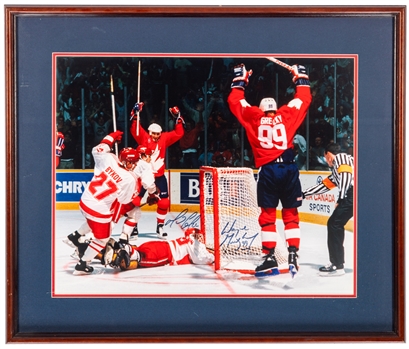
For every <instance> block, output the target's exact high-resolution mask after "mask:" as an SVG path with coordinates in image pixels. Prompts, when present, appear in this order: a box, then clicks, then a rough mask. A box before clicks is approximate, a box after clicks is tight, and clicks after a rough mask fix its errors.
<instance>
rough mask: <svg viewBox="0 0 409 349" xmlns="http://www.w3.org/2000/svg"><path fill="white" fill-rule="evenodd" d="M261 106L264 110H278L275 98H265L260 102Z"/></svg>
mask: <svg viewBox="0 0 409 349" xmlns="http://www.w3.org/2000/svg"><path fill="white" fill-rule="evenodd" d="M259 108H260V109H261V110H262V111H263V112H264V113H266V112H269V111H276V110H277V103H276V101H275V99H274V98H270V97H269V98H263V99H262V100H261V102H260V105H259Z"/></svg>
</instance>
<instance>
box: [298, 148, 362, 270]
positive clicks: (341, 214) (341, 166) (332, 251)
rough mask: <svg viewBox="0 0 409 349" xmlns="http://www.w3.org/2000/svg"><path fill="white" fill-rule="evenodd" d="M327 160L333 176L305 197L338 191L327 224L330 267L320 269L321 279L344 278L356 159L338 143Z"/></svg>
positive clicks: (327, 151)
mask: <svg viewBox="0 0 409 349" xmlns="http://www.w3.org/2000/svg"><path fill="white" fill-rule="evenodd" d="M324 156H325V160H326V161H327V163H328V165H329V167H330V169H331V172H332V173H331V175H329V176H328V177H327V178H325V179H324V180H323V181H322V182H321V183H320V184H318V185H314V186H312V187H310V188H308V189H306V190H305V191H304V192H303V196H304V197H307V196H310V195H314V194H322V193H325V192H327V191H329V190H331V189H333V188H336V187H337V188H338V191H339V196H338V201H337V204H336V206H335V210H334V212H333V213H332V215H331V216H330V217H329V219H328V223H327V231H328V236H327V245H328V252H329V260H330V263H329V264H328V265H326V266H325V267H321V268H320V276H342V275H344V274H345V271H344V263H345V260H344V256H345V253H344V237H345V225H346V224H347V222H348V221H349V220H350V219H351V218H352V216H353V202H354V194H353V192H354V188H353V187H354V158H353V157H352V156H351V155H348V154H346V153H343V152H341V146H340V145H339V144H336V143H330V144H329V145H327V147H326V148H325V154H324Z"/></svg>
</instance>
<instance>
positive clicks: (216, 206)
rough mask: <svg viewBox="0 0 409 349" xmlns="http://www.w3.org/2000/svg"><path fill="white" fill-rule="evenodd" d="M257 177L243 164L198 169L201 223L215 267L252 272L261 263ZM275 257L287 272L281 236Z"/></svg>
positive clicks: (281, 267)
mask: <svg viewBox="0 0 409 349" xmlns="http://www.w3.org/2000/svg"><path fill="white" fill-rule="evenodd" d="M256 185H257V184H256V180H255V177H254V173H253V170H252V169H251V168H246V167H217V168H216V167H210V166H202V167H201V168H200V224H201V231H202V232H203V234H204V238H205V242H206V247H207V248H208V249H210V250H213V251H214V254H215V263H214V265H215V270H216V271H218V270H235V271H240V272H244V273H254V270H255V268H256V266H258V265H260V264H261V263H262V262H263V256H264V254H263V252H262V248H261V228H260V225H259V223H258V218H259V215H260V208H259V207H258V205H257V192H256ZM278 236H279V239H278V241H277V246H276V249H275V257H276V259H277V262H278V266H279V270H280V272H288V263H287V257H288V252H287V248H286V245H285V242H284V240H283V239H282V238H281V236H280V235H278Z"/></svg>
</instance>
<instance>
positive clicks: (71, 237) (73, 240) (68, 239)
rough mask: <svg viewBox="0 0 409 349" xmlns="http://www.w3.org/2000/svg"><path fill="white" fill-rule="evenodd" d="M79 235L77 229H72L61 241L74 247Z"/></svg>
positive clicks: (76, 245) (77, 242)
mask: <svg viewBox="0 0 409 349" xmlns="http://www.w3.org/2000/svg"><path fill="white" fill-rule="evenodd" d="M80 237H81V235H80V234H79V233H78V231H74V232H73V233H72V234H70V235H68V236H67V237H66V238H65V239H63V240H62V241H63V242H64V243H65V244H67V245H68V246H70V247H72V248H76V247H78V244H79V241H78V240H79V238H80Z"/></svg>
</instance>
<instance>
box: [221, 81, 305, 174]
mask: <svg viewBox="0 0 409 349" xmlns="http://www.w3.org/2000/svg"><path fill="white" fill-rule="evenodd" d="M295 89H296V93H295V95H294V99H292V100H291V101H290V102H289V103H288V104H287V105H283V106H282V107H280V108H279V109H278V110H277V112H276V114H275V115H272V114H270V115H267V114H266V113H264V112H263V111H262V110H261V109H260V108H259V107H257V106H251V105H250V104H249V103H248V102H247V101H246V99H245V96H244V90H242V89H236V88H233V89H232V90H231V92H230V95H229V97H228V99H227V102H228V104H229V107H230V110H231V112H232V113H233V114H234V116H235V117H236V118H237V119H238V120H239V122H240V123H241V125H242V126H243V127H244V129H245V130H246V134H247V138H248V140H249V143H250V145H251V148H252V150H253V154H254V162H255V165H256V167H261V166H263V165H265V164H267V163H269V162H271V161H274V160H276V159H278V158H279V157H280V156H281V155H282V154H283V153H284V151H285V150H287V149H290V148H293V147H294V145H293V139H294V136H295V134H296V132H297V129H298V128H299V127H300V126H301V124H302V123H303V121H304V119H305V116H306V115H307V111H308V108H309V106H310V104H311V100H312V96H311V91H310V87H309V86H305V85H300V86H296V87H295Z"/></svg>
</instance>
